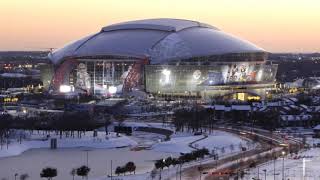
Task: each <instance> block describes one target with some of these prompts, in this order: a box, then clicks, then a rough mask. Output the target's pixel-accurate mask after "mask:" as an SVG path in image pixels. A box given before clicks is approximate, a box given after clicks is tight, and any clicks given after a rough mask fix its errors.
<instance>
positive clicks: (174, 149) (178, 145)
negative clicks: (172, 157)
mask: <svg viewBox="0 0 320 180" xmlns="http://www.w3.org/2000/svg"><path fill="white" fill-rule="evenodd" d="M203 137H204V136H202V135H201V136H186V137H173V138H171V139H170V141H166V142H161V143H159V144H155V145H154V146H152V150H154V151H159V152H167V153H188V152H191V151H192V150H194V149H193V148H191V147H189V144H190V143H192V142H193V141H195V140H198V139H201V138H203Z"/></svg>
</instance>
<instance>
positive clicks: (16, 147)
mask: <svg viewBox="0 0 320 180" xmlns="http://www.w3.org/2000/svg"><path fill="white" fill-rule="evenodd" d="M51 138H56V139H57V147H58V148H78V147H87V148H104V149H109V148H117V147H127V146H135V145H137V143H136V142H135V141H134V140H132V139H130V138H128V137H127V136H119V137H117V136H116V134H115V133H110V134H109V135H108V136H107V137H106V136H105V133H104V132H98V135H97V137H93V132H91V131H89V132H87V133H86V135H83V136H82V137H81V138H76V137H75V138H72V137H68V138H66V137H64V136H63V137H62V138H61V139H60V138H59V136H57V135H53V134H51V135H50V138H47V135H43V134H36V133H33V134H31V135H29V137H28V138H27V139H25V140H22V142H21V143H20V142H19V141H18V140H14V141H11V142H10V143H9V145H8V147H7V145H6V144H3V146H2V149H0V158H1V157H9V156H17V155H20V154H21V153H23V152H25V151H27V150H30V149H37V148H50V139H51Z"/></svg>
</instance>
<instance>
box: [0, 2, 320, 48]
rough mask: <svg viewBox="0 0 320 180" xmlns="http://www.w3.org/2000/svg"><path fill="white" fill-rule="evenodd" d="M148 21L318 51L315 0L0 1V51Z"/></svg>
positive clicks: (319, 7)
mask: <svg viewBox="0 0 320 180" xmlns="http://www.w3.org/2000/svg"><path fill="white" fill-rule="evenodd" d="M148 18H181V19H190V20H197V21H201V22H205V23H208V24H211V25H213V26H216V27H218V28H220V29H222V30H223V31H225V32H228V33H231V34H234V35H236V36H238V37H241V38H243V39H246V40H249V41H251V42H253V43H255V44H257V45H258V46H261V47H262V48H264V49H266V50H267V51H270V52H315V51H318V52H320V0H0V23H1V24H0V51H6V50H46V48H57V47H61V46H63V45H64V44H66V43H68V42H70V41H73V40H77V39H79V38H81V37H83V36H86V35H88V34H91V33H95V32H97V31H99V30H100V29H101V27H103V26H106V25H110V24H112V23H117V22H122V21H129V20H136V19H148Z"/></svg>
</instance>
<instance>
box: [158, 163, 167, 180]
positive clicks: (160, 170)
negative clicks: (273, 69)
mask: <svg viewBox="0 0 320 180" xmlns="http://www.w3.org/2000/svg"><path fill="white" fill-rule="evenodd" d="M162 162H163V165H164V164H165V163H166V159H164V158H163V159H162ZM161 172H162V167H161V168H160V177H159V180H161Z"/></svg>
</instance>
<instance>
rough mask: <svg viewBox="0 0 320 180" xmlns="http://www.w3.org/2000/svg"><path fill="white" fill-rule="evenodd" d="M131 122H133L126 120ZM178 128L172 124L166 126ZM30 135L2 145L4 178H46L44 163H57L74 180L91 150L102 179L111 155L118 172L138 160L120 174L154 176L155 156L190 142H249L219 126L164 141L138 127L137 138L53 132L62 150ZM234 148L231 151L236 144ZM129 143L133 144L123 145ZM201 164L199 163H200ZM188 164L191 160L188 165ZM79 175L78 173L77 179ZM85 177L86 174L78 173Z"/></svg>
mask: <svg viewBox="0 0 320 180" xmlns="http://www.w3.org/2000/svg"><path fill="white" fill-rule="evenodd" d="M126 123H127V122H126ZM128 124H130V125H132V126H133V127H138V126H148V127H159V128H163V125H162V124H160V123H130V122H129V123H127V125H128ZM164 128H166V129H171V130H172V129H173V128H172V127H170V126H167V127H164ZM27 137H28V140H23V141H22V143H21V144H20V143H19V142H18V141H17V140H15V141H11V142H10V144H9V148H8V149H7V148H6V145H4V146H3V149H2V150H0V157H2V158H0V167H1V168H0V179H1V178H7V179H10V178H12V175H13V174H15V173H18V174H22V173H28V174H29V175H30V179H32V180H40V177H39V173H40V171H41V169H42V168H44V167H47V166H52V167H55V168H57V169H58V175H59V176H58V177H57V178H55V179H59V180H60V179H61V180H64V179H71V178H72V177H71V175H70V171H71V169H72V168H75V167H79V166H81V165H84V164H86V162H87V154H88V163H89V166H90V167H91V168H92V170H91V172H90V176H89V178H90V179H93V180H100V179H103V180H105V179H106V175H108V174H110V171H111V167H110V166H111V164H110V162H111V160H112V161H113V171H114V169H115V168H116V167H117V166H122V165H124V164H125V163H127V162H128V161H133V162H134V163H135V164H136V166H137V171H136V173H137V174H136V175H132V176H120V177H119V178H118V179H134V180H136V179H139V180H143V179H151V177H150V171H151V170H152V169H153V166H154V161H155V160H157V159H161V158H166V157H169V156H173V157H177V156H179V154H180V153H181V152H190V151H192V150H194V148H192V147H190V145H191V146H193V147H198V148H202V147H206V148H208V149H210V150H212V149H215V150H217V152H218V153H219V154H220V153H222V152H221V151H218V150H219V148H220V149H221V148H222V147H224V148H225V151H224V153H222V154H223V155H221V156H227V155H230V154H234V153H236V152H237V151H238V150H239V144H240V143H241V144H242V146H246V145H247V144H248V143H247V141H246V140H245V139H242V138H240V137H238V136H236V135H233V134H230V133H226V132H222V131H213V132H212V133H211V134H208V137H207V138H204V137H205V136H204V135H199V136H193V135H192V134H191V133H175V134H173V135H172V137H171V139H170V140H169V141H163V139H164V138H165V137H164V136H163V135H159V134H154V133H146V132H139V131H135V132H133V136H132V137H128V136H120V137H117V136H116V135H115V134H114V133H111V134H110V135H109V136H108V138H107V139H106V137H105V133H104V132H102V131H101V132H98V137H95V138H93V132H87V133H86V135H85V136H83V137H82V138H81V139H80V138H65V137H63V138H62V139H60V138H59V136H57V135H54V134H53V133H51V135H50V138H53V137H55V138H57V140H58V149H57V150H50V149H49V144H50V142H49V140H48V139H47V137H46V135H44V134H42V133H40V134H37V133H35V134H32V135H29V136H27ZM198 140H200V141H198ZM231 144H233V146H234V148H232V149H233V150H231V148H230V146H231ZM136 146H148V147H149V150H141V151H133V150H132V149H133V148H131V147H136ZM117 147H127V148H117ZM195 163H197V162H195ZM186 166H187V165H186ZM175 172H176V169H175V168H170V170H165V171H164V172H163V174H164V176H167V177H168V176H169V174H174V173H175ZM76 179H77V178H76ZM78 179H80V178H78Z"/></svg>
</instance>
